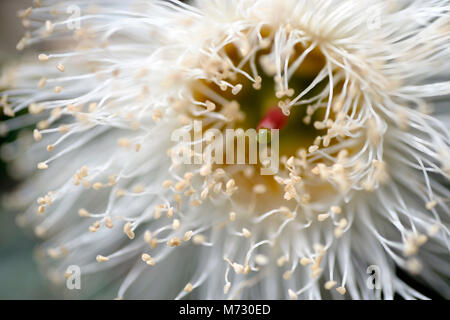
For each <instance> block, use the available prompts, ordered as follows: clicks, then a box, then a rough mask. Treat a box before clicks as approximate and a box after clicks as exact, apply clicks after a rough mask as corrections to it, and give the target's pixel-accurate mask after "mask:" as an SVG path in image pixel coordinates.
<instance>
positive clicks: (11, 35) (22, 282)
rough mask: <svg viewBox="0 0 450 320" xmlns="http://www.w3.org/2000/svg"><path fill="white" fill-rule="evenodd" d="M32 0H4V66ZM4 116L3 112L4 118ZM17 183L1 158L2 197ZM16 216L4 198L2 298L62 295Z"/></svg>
mask: <svg viewBox="0 0 450 320" xmlns="http://www.w3.org/2000/svg"><path fill="white" fill-rule="evenodd" d="M31 3H32V0H0V69H2V68H3V67H4V66H7V65H8V64H10V63H12V62H13V61H14V59H16V58H17V51H16V44H17V42H18V41H19V40H20V38H21V37H22V36H23V33H24V28H23V27H22V25H21V21H20V19H18V18H17V16H16V12H17V11H18V10H20V9H24V8H27V7H29V6H30V5H31ZM0 74H1V71H0ZM3 120H4V117H3V114H2V113H1V112H0V122H1V121H3ZM15 136H16V134H14V133H12V134H9V135H8V136H6V137H0V148H1V145H4V144H5V143H6V142H8V141H11V140H13V139H14V138H15ZM17 183H18V181H15V180H14V179H13V178H12V177H11V176H9V175H8V173H7V170H6V164H5V163H3V162H0V197H2V196H3V195H4V194H5V193H6V192H8V191H10V190H12V189H13V188H14V187H15V185H17ZM15 217H16V214H15V212H6V211H5V209H4V208H3V207H2V205H1V201H0V299H56V298H58V297H57V294H56V290H55V289H53V288H51V287H50V284H49V282H48V281H47V280H46V279H44V276H43V275H42V274H41V272H40V271H39V269H38V267H37V264H36V261H35V260H34V259H33V251H34V248H35V246H36V241H35V239H34V236H33V234H32V233H31V232H29V231H30V230H23V229H21V228H20V227H18V226H17V224H16V222H15Z"/></svg>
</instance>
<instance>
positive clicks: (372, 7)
mask: <svg viewBox="0 0 450 320" xmlns="http://www.w3.org/2000/svg"><path fill="white" fill-rule="evenodd" d="M449 10H450V2H449V1H448V0H420V1H400V0H399V1H394V0H391V1H388V0H376V1H353V0H340V1H334V0H316V1H308V0H283V1H280V0H197V1H192V2H190V3H189V4H186V3H182V2H179V1H176V0H171V1H156V0H155V1H151V0H145V1H144V0H139V1H113V0H109V1H108V0H98V1H95V2H93V1H87V0H77V1H73V2H71V3H70V5H69V4H65V3H60V2H59V1H53V0H37V1H35V2H34V6H33V7H30V8H29V9H26V10H23V11H21V12H20V13H19V16H20V17H21V19H22V21H23V25H24V26H25V27H26V28H28V31H27V32H26V34H25V36H24V38H23V39H22V40H20V42H19V43H18V45H17V48H18V49H19V50H22V49H25V48H26V47H29V46H31V47H34V48H35V50H38V51H39V52H38V54H35V55H34V56H32V57H31V58H30V59H27V58H24V59H23V61H22V62H20V63H18V64H17V65H16V66H14V67H11V68H10V69H8V70H5V72H4V73H3V78H2V82H1V84H2V88H3V93H2V100H1V103H2V106H3V112H4V114H5V115H8V116H11V117H12V116H14V115H15V117H14V118H11V119H10V120H7V121H5V122H3V123H2V124H1V128H2V130H3V132H4V133H6V132H8V131H13V130H18V129H23V128H25V127H26V128H30V126H31V130H32V131H33V133H32V134H31V133H28V134H27V135H20V136H19V138H18V140H17V141H16V142H14V143H11V144H9V145H6V146H4V148H3V149H4V150H3V155H4V157H5V158H6V159H7V160H9V161H11V163H12V171H13V172H14V173H15V174H16V175H17V176H20V177H24V178H25V180H24V182H23V184H22V186H21V187H20V188H19V189H18V190H17V191H16V192H14V193H13V194H11V195H9V196H8V197H7V198H6V199H5V203H6V204H8V205H11V206H14V207H20V208H24V207H25V208H28V209H26V210H25V209H24V212H23V214H20V215H19V216H18V219H17V220H18V223H19V224H21V225H23V226H31V227H32V228H34V232H35V234H36V236H38V237H40V238H43V239H45V241H42V244H41V246H40V250H39V254H38V256H39V259H40V261H41V263H42V266H43V268H44V269H45V270H46V272H47V273H48V275H49V277H50V278H51V279H52V280H54V281H56V282H60V283H62V284H63V283H64V281H65V279H64V275H66V276H67V277H68V276H70V274H67V270H68V269H67V268H68V267H69V266H72V265H76V266H79V267H80V270H81V272H82V276H85V275H89V276H90V277H91V278H92V279H96V278H97V279H103V280H102V281H107V282H113V283H120V285H118V292H117V297H118V298H138V299H142V298H150V299H152V298H153V299H155V298H156V299H158V298H159V299H160V298H169V299H172V298H176V299H181V298H197V299H255V298H256V299H269V298H270V299H289V298H290V299H297V298H298V299H343V298H345V299H379V298H384V299H392V298H393V297H394V295H395V294H398V295H400V296H402V297H404V298H407V299H412V298H420V299H423V298H426V297H425V296H424V295H422V294H421V293H420V292H417V291H416V290H415V289H413V288H412V287H410V286H409V285H408V284H407V283H405V282H404V281H403V280H402V279H400V278H399V277H398V276H397V275H396V269H397V268H401V269H404V270H406V271H407V272H410V273H412V274H413V275H414V276H417V277H419V278H420V279H422V281H425V282H426V283H427V284H428V285H429V286H430V287H432V288H434V289H435V290H437V291H439V292H440V293H441V294H442V295H444V296H446V297H449V296H450V289H449V286H448V277H449V275H450V259H449V250H450V246H449V221H450V219H449V214H450V211H449V206H448V202H449V198H450V189H449V177H450V139H449V128H450V126H449V125H450V109H449V101H450V99H449V98H450V81H449V76H450V45H449V44H450V15H449ZM35 52H36V51H35ZM195 123H197V124H201V127H202V129H201V131H200V133H201V135H200V137H199V138H198V137H197V136H196V135H195V130H196V126H195ZM208 129H214V130H215V132H218V133H224V134H225V132H226V130H228V129H234V130H237V132H238V134H237V135H238V136H239V135H240V136H242V135H243V133H244V136H245V132H246V131H244V130H251V129H254V130H255V131H256V132H258V133H260V132H262V131H261V130H264V129H270V130H272V129H275V130H278V132H279V137H278V138H279V161H280V165H279V168H277V169H278V170H274V171H273V172H272V173H273V174H262V173H261V169H267V163H266V162H264V161H262V162H258V163H256V164H255V163H239V164H234V163H231V164H230V163H221V161H216V160H217V158H216V159H215V160H213V159H212V158H211V157H208V156H207V153H208V151H210V150H211V149H210V148H208V147H211V146H212V144H213V143H214V141H213V140H214V139H212V138H211V137H207V136H206V135H204V133H206V131H207V130H208ZM179 132H183V133H185V134H187V135H188V136H189V137H192V136H194V138H193V140H192V141H191V142H190V143H188V144H186V143H185V141H184V142H183V141H178V140H176V139H174V135H176V134H177V133H179ZM31 136H33V137H34V140H35V142H34V143H30V142H29V140H30V139H28V138H29V137H31ZM258 139H259V138H258ZM268 140H269V143H272V144H273V143H274V141H275V140H272V141H270V139H268ZM233 150H234V151H239V150H238V149H226V150H223V154H222V156H223V157H226V156H228V155H229V154H230V152H233ZM180 152H184V154H185V155H186V154H187V158H188V160H189V161H180V158H179V156H178V155H179V153H180ZM217 152H218V150H217V149H216V155H217ZM272 155H278V154H274V153H273V154H272ZM233 156H234V154H233ZM219 158H220V157H219ZM245 158H246V157H245ZM246 159H247V158H246ZM219 160H220V159H219ZM374 266H375V267H377V270H378V272H377V278H376V281H375V282H377V283H376V284H375V286H376V288H373V286H371V284H373V283H371V282H370V281H368V279H370V276H371V274H370V273H369V274H368V273H367V272H368V270H371V268H372V267H374ZM91 290H95V288H91ZM112 298H113V297H112Z"/></svg>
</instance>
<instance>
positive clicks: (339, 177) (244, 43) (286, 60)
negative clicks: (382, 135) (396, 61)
mask: <svg viewBox="0 0 450 320" xmlns="http://www.w3.org/2000/svg"><path fill="white" fill-rule="evenodd" d="M294 33H295V32H294V31H292V30H286V28H280V29H279V30H278V31H275V30H274V29H269V28H267V29H265V28H260V29H258V32H256V31H248V33H247V34H246V35H244V36H243V37H242V39H239V40H234V41H230V42H228V41H225V42H224V43H223V44H222V45H221V46H216V47H221V49H220V50H217V49H216V50H214V51H213V50H211V51H207V50H206V51H205V52H203V53H202V54H201V56H200V58H199V59H198V61H197V65H198V66H197V67H198V69H199V70H201V72H202V74H201V75H200V76H198V79H196V80H194V81H192V82H191V85H190V86H189V93H188V94H187V96H188V98H185V99H184V100H183V103H181V105H183V108H178V109H177V111H179V112H180V111H181V112H182V113H183V114H184V116H185V118H184V120H188V119H190V120H201V121H202V124H203V128H202V130H203V131H204V132H205V131H206V130H208V129H211V128H214V129H217V130H220V131H222V132H225V131H226V129H241V132H246V131H245V130H249V129H254V130H256V131H257V132H261V130H265V129H279V149H277V150H276V152H277V153H278V154H277V155H276V156H279V159H280V163H281V167H280V170H279V172H276V173H277V174H276V175H267V176H266V175H261V174H260V172H259V170H260V169H261V167H264V166H265V165H266V164H264V163H259V162H258V163H257V164H249V163H248V162H245V164H244V165H240V164H238V165H236V164H228V163H225V164H223V163H221V164H214V163H206V164H205V163H203V164H204V167H207V168H208V170H204V171H205V172H215V171H214V170H217V169H220V170H221V171H220V172H222V170H223V171H224V172H225V175H226V176H227V177H228V178H229V180H228V182H229V181H231V182H230V183H231V184H232V185H233V186H235V185H236V186H237V187H238V188H239V189H240V190H241V191H246V192H239V193H238V194H236V195H234V197H235V198H241V200H242V201H244V202H246V201H248V199H256V198H255V197H258V196H259V195H262V194H265V193H268V192H270V197H268V198H266V199H262V201H261V207H267V203H264V202H267V201H269V202H270V203H271V204H272V205H275V206H280V205H286V203H289V202H290V201H291V200H292V201H293V202H292V203H293V204H294V205H292V206H290V207H295V202H296V203H302V204H304V205H306V204H310V203H314V202H320V203H326V202H327V201H324V198H325V199H330V201H331V202H333V201H335V198H337V196H338V194H342V193H346V192H347V191H348V190H349V188H350V187H351V185H352V181H351V178H352V177H350V176H349V174H348V172H349V171H352V172H354V173H358V172H362V171H364V169H365V168H364V164H361V163H360V162H358V161H353V160H351V159H349V157H350V156H351V155H353V154H355V153H356V152H357V151H358V150H360V149H361V147H362V146H363V141H364V139H363V138H364V136H365V135H366V134H365V133H364V132H363V130H362V127H361V126H360V125H359V123H358V117H361V115H360V114H361V107H360V106H361V103H362V98H361V95H360V94H359V92H358V90H357V86H356V85H355V84H354V83H353V81H352V80H351V78H350V77H349V76H348V74H347V73H346V72H345V71H344V70H342V69H341V68H340V67H337V66H336V64H334V63H331V62H330V59H329V55H328V56H327V55H326V54H324V52H323V51H322V50H321V48H320V47H319V46H318V45H317V44H316V43H315V42H313V41H311V39H307V37H305V38H304V39H303V38H302V37H300V38H299V37H298V35H294ZM185 124H187V121H185ZM350 138H351V139H350ZM205 141H206V142H205V144H206V145H207V144H208V140H207V139H206V140H205ZM249 141H250V140H249ZM249 141H247V142H246V143H247V148H246V155H245V159H246V161H247V160H249V159H250V156H249V154H248V150H249V149H251V148H250V147H249V146H248V144H249ZM269 142H270V144H273V143H274V141H270V138H269ZM227 151H229V150H228V149H224V154H223V159H225V158H227ZM236 151H237V150H236V149H234V153H236ZM272 151H273V150H272ZM272 156H273V154H272ZM355 169H356V170H355ZM358 170H359V171H358ZM216 180H217V179H216ZM214 182H216V181H214ZM224 182H226V181H224ZM367 183H368V184H371V183H372V184H374V183H375V182H370V181H369V182H367ZM231 189H236V190H237V188H231ZM231 189H230V190H231ZM230 193H232V192H230ZM249 193H250V194H252V196H251V197H250V198H249ZM255 195H256V196H255ZM294 200H295V201H294ZM256 202H258V201H256ZM287 205H288V204H287ZM254 206H257V204H254ZM288 206H289V205H288Z"/></svg>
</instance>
